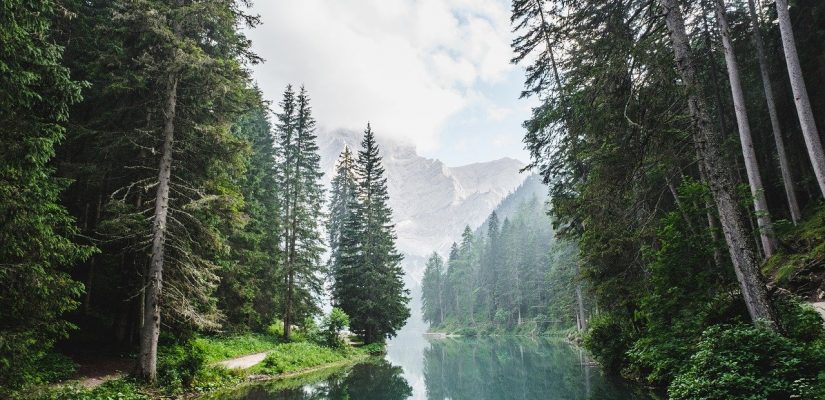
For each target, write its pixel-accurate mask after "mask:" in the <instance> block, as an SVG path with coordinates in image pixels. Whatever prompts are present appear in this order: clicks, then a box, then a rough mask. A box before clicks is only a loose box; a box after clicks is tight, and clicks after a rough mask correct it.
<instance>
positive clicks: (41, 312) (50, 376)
mask: <svg viewBox="0 0 825 400" xmlns="http://www.w3.org/2000/svg"><path fill="white" fill-rule="evenodd" d="M246 6H248V4H246V3H245V2H236V1H229V0H226V1H182V0H181V1H161V0H157V1H154V0H150V1H108V0H107V1H86V0H83V1H73V0H70V1H34V2H29V1H25V2H24V1H16V0H11V1H3V2H2V12H0V39H1V40H2V45H1V46H0V70H2V74H0V87H2V90H0V92H2V94H0V130H2V136H0V149H2V157H0V221H2V223H0V244H1V245H0V265H2V269H0V282H2V286H3V290H2V292H0V397H4V398H5V397H7V396H24V397H25V394H26V391H27V388H30V387H35V386H37V385H38V384H44V383H49V382H52V381H57V380H61V379H65V378H66V377H68V375H70V374H71V372H72V370H73V369H74V368H75V365H74V362H73V360H72V359H70V358H69V357H74V358H75V359H76V358H77V357H79V356H81V355H84V354H88V353H93V355H94V356H101V355H112V356H115V355H122V354H134V355H136V361H133V363H134V364H135V366H134V367H129V370H131V371H133V372H132V374H133V375H134V376H135V377H136V378H137V380H138V381H143V382H147V383H149V384H157V385H159V386H160V387H162V388H164V390H166V391H167V392H169V393H178V392H180V391H187V390H192V388H193V387H194V386H197V385H198V384H200V385H208V384H212V383H214V382H213V381H215V380H217V381H220V380H221V379H233V378H232V377H231V376H228V377H227V376H224V377H221V376H218V377H210V376H209V374H208V368H207V365H206V364H207V362H209V361H210V359H211V358H214V357H213V356H215V355H216V353H219V354H222V352H223V353H227V354H229V353H238V352H239V351H242V350H244V349H247V348H259V347H264V348H268V347H272V346H278V345H279V343H285V344H290V343H291V342H309V343H310V344H312V343H317V344H318V345H317V346H316V347H310V348H309V349H308V350H307V349H306V348H304V347H301V346H294V347H284V349H286V350H285V351H286V352H287V353H288V351H287V350H289V351H294V352H295V353H296V354H297V356H296V357H298V360H297V361H296V362H303V363H308V362H311V361H308V360H309V359H307V358H306V356H307V355H312V356H318V357H320V355H324V354H327V353H329V352H330V351H331V350H326V349H327V348H333V349H337V348H341V347H344V344H343V343H341V342H340V340H339V337H338V334H339V333H340V331H341V330H342V329H344V328H346V327H347V326H349V328H350V331H351V332H353V333H354V334H357V335H358V336H359V337H360V338H361V340H362V341H363V342H364V344H365V345H370V344H373V343H381V342H383V341H384V340H385V339H386V338H388V337H392V336H393V335H394V334H395V332H396V331H397V330H398V329H399V328H400V327H401V326H402V325H403V324H404V321H405V320H406V318H407V316H408V315H409V310H408V308H407V306H406V304H407V302H408V297H407V292H406V290H405V289H404V287H403V283H402V280H401V279H402V276H401V274H402V272H401V270H400V266H399V263H400V261H401V256H400V255H399V253H398V252H397V251H396V249H395V233H394V228H393V226H392V224H391V222H390V216H391V213H392V210H391V209H390V208H389V206H388V205H387V201H388V194H387V189H386V176H385V173H384V170H383V167H382V161H381V155H380V153H379V148H378V145H377V144H376V142H375V139H374V132H373V131H372V129H371V127H370V126H369V125H367V129H366V130H365V132H364V136H363V142H362V146H361V148H360V149H356V154H354V155H353V154H352V153H351V152H350V151H349V150H347V151H346V152H345V153H344V154H343V155H342V162H341V164H340V165H339V167H338V169H337V172H338V176H337V177H336V178H335V181H336V182H337V184H336V185H333V190H332V192H331V193H325V192H324V189H323V187H322V183H321V178H322V171H321V169H320V166H319V159H320V156H319V155H318V146H317V143H316V134H315V130H316V121H315V119H314V117H313V111H312V106H311V100H310V97H309V94H308V91H307V90H306V89H305V88H304V87H300V88H294V87H292V86H288V87H286V89H285V90H284V92H283V96H282V100H281V101H280V102H279V103H278V104H269V103H267V102H265V101H264V100H263V98H262V96H261V92H260V91H259V90H258V88H257V87H256V86H255V84H254V83H253V81H252V79H251V76H250V70H249V66H250V65H252V64H254V63H258V62H260V61H261V60H260V59H259V58H258V57H257V56H256V55H255V54H254V53H252V52H251V49H250V42H249V40H248V39H246V37H245V36H244V33H243V30H244V29H247V28H252V27H254V26H255V25H256V24H258V22H259V19H258V18H257V17H256V16H254V15H249V14H247V13H246V12H245V9H246ZM328 197H330V201H331V202H332V206H331V208H330V210H331V212H330V213H329V215H327V213H326V211H325V210H326V209H327V207H326V206H325V204H326V203H327V198H328ZM327 241H329V242H331V243H333V246H332V247H333V249H334V250H333V251H334V252H335V255H334V256H332V257H331V258H330V261H329V262H327V260H326V257H325V255H324V252H325V251H326V245H325V243H326V242H327ZM328 264H329V265H328ZM330 282H334V289H335V290H334V291H333V296H332V301H333V303H334V304H335V306H336V308H334V309H333V310H332V312H331V313H330V314H329V315H327V316H326V317H324V318H320V317H321V316H322V315H321V313H322V309H321V305H322V298H321V296H322V294H323V293H324V292H325V289H326V286H327V285H328V284H330ZM363 286H370V287H375V288H379V289H380V290H377V291H372V292H358V291H354V290H353V288H355V287H363ZM377 304H381V306H380V307H378V306H377ZM318 320H321V322H322V323H323V324H322V326H317V323H316V321H318ZM232 335H240V336H237V337H235V338H234V339H233V338H232V337H231V336H232ZM227 337H228V339H227V341H226V342H221V340H222V339H221V338H227ZM299 344H301V343H299ZM346 347H347V348H344V349H341V352H343V353H341V354H344V356H347V357H352V356H353V354H350V353H347V352H348V351H350V350H348V348H349V346H346ZM374 350H375V349H373V351H374ZM302 351H305V353H302ZM338 353H339V352H338V350H335V351H332V353H330V354H331V355H330V357H329V358H330V360H329V361H334V360H336V359H339V358H341V357H342V356H339V355H338ZM345 353H346V354H345ZM239 354H243V353H239ZM359 354H360V353H359ZM127 358H128V357H127ZM321 361H323V360H321ZM263 364H264V366H265V367H266V366H268V365H272V366H273V368H275V369H276V370H275V372H276V373H281V372H284V369H283V368H285V367H281V366H280V365H281V364H279V360H278V359H277V357H276V359H273V360H272V361H271V362H269V359H267V360H264V362H263ZM307 366H312V365H311V364H310V365H307ZM198 381H201V382H200V383H198ZM125 384H126V385H127V386H128V385H130V383H129V382H126V383H125ZM112 391H113V392H117V393H123V392H124V391H126V392H133V391H134V390H133V389H128V388H127V389H123V388H119V387H115V388H113V389H112ZM84 393H85V392H82V391H81V392H77V393H74V392H67V393H59V392H58V393H51V394H49V393H46V394H43V396H44V398H80V397H82V396H92V397H91V398H97V397H95V396H98V397H100V398H109V397H107V396H110V395H112V393H107V392H106V389H102V390H101V393H98V394H94V393H93V394H89V393H85V394H84ZM133 394H134V395H135V396H138V397H135V398H143V397H140V396H139V395H138V394H136V393H133ZM49 396H51V397H49Z"/></svg>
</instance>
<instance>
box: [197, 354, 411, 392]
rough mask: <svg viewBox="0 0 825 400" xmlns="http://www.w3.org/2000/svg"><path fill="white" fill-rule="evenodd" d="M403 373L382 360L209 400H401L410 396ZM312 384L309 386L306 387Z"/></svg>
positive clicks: (254, 387)
mask: <svg viewBox="0 0 825 400" xmlns="http://www.w3.org/2000/svg"><path fill="white" fill-rule="evenodd" d="M402 373H403V369H402V368H401V367H398V366H394V365H392V364H390V363H389V362H387V361H386V360H383V359H376V360H371V361H370V362H367V363H364V364H359V365H355V366H353V367H352V368H349V369H345V370H341V371H332V372H326V373H323V372H322V373H321V374H320V375H316V376H314V377H304V378H302V379H301V380H298V381H295V380H292V381H280V382H272V383H268V384H260V385H254V386H249V387H246V388H242V389H240V390H237V391H235V392H234V393H224V394H221V395H218V396H215V397H211V398H212V399H215V400H217V399H243V400H276V399H277V400H319V399H365V400H373V399H376V400H377V399H381V400H402V399H407V398H409V397H410V396H411V395H412V388H411V387H410V385H408V384H407V381H406V380H405V379H404V377H403V376H402ZM309 382H312V383H309Z"/></svg>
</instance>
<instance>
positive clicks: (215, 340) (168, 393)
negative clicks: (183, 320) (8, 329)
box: [12, 334, 384, 400]
mask: <svg viewBox="0 0 825 400" xmlns="http://www.w3.org/2000/svg"><path fill="white" fill-rule="evenodd" d="M383 350H384V348H383V346H378V345H370V346H359V347H354V346H349V345H346V346H342V347H340V348H330V347H325V346H322V345H320V344H316V343H312V342H293V343H282V342H280V341H279V340H278V339H277V338H276V337H275V336H267V335H258V334H245V335H239V336H231V337H200V338H195V339H193V340H191V341H189V342H188V343H186V344H182V345H180V344H179V345H168V346H164V347H163V348H162V349H161V351H160V353H161V356H160V359H159V368H158V374H159V377H158V385H157V386H155V387H147V386H144V385H141V384H140V383H138V382H136V381H135V380H133V379H131V378H120V379H114V380H111V381H108V382H106V383H104V384H102V385H100V386H97V387H95V388H87V387H84V386H83V384H82V383H83V382H82V381H77V380H75V381H66V382H61V383H59V384H55V385H50V386H40V387H36V388H28V389H27V390H25V391H20V392H18V393H15V394H14V395H13V396H12V399H15V400H70V399H71V400H75V399H78V400H150V399H159V398H192V397H196V396H199V395H202V394H206V393H209V392H212V391H216V390H219V389H225V388H229V387H233V386H237V385H240V384H242V383H244V382H248V381H250V380H255V381H259V380H282V379H286V378H294V377H299V376H304V375H307V374H313V373H315V372H318V371H320V370H324V369H334V368H336V367H344V366H347V365H351V364H354V363H357V362H359V361H362V360H365V359H367V358H368V357H369V356H371V355H378V354H382V353H383ZM261 352H267V353H269V354H268V355H267V357H266V358H265V359H264V360H263V361H262V362H261V363H259V364H257V365H255V366H252V367H250V368H246V369H232V370H230V369H226V368H224V367H222V366H219V365H216V363H218V362H220V361H223V360H228V359H233V358H236V357H241V356H245V355H249V354H255V353H261Z"/></svg>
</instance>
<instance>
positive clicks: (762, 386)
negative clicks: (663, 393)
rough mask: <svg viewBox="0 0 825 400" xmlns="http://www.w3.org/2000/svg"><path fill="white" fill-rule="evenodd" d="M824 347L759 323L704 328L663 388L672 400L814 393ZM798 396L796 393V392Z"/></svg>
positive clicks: (748, 399)
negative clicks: (690, 353) (685, 361)
mask: <svg viewBox="0 0 825 400" xmlns="http://www.w3.org/2000/svg"><path fill="white" fill-rule="evenodd" d="M823 357H825V347H823V346H822V344H821V343H813V344H805V343H801V342H797V341H794V340H792V339H789V338H786V337H783V336H781V335H779V334H777V333H774V332H772V331H770V330H767V329H765V328H762V327H758V326H754V325H749V324H740V325H734V326H724V325H718V326H714V327H711V328H709V329H707V330H706V331H705V332H704V334H703V335H702V339H701V341H700V342H699V344H698V351H697V352H696V353H695V354H694V355H693V356H692V357H691V358H690V361H689V362H688V364H687V365H686V366H685V369H684V372H683V373H682V374H680V375H679V376H677V377H676V378H675V379H674V381H673V383H672V384H671V386H670V388H669V390H668V393H669V395H670V397H671V399H673V400H692V399H696V400H698V399H708V400H713V399H743V400H757V399H759V400H764V399H788V398H806V399H807V398H811V399H813V398H818V397H813V396H817V392H819V394H822V393H821V391H822V389H823V383H825V381H823V378H825V376H817V374H818V373H819V371H822V370H823V367H825V358H823ZM797 396H801V397H797Z"/></svg>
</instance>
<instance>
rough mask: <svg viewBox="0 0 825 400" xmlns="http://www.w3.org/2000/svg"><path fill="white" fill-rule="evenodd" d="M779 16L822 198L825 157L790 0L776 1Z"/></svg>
mask: <svg viewBox="0 0 825 400" xmlns="http://www.w3.org/2000/svg"><path fill="white" fill-rule="evenodd" d="M776 14H777V16H778V17H779V31H780V32H781V34H782V47H783V48H784V49H785V63H786V64H787V65H788V76H789V77H790V80H791V89H793V98H794V103H795V104H796V112H797V114H798V115H799V125H800V126H801V127H802V135H803V136H804V137H805V145H806V147H807V148H808V156H809V157H810V158H811V164H813V167H814V174H816V182H817V184H819V190H820V192H822V196H823V197H825V155H823V153H822V142H821V140H820V138H819V132H818V131H817V129H816V121H815V120H814V113H813V111H812V110H811V101H810V100H809V99H808V89H807V87H806V86H805V78H804V77H803V76H802V67H800V66H799V55H797V53H796V41H795V40H794V37H793V27H792V26H791V15H790V13H789V12H788V0H776Z"/></svg>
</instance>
